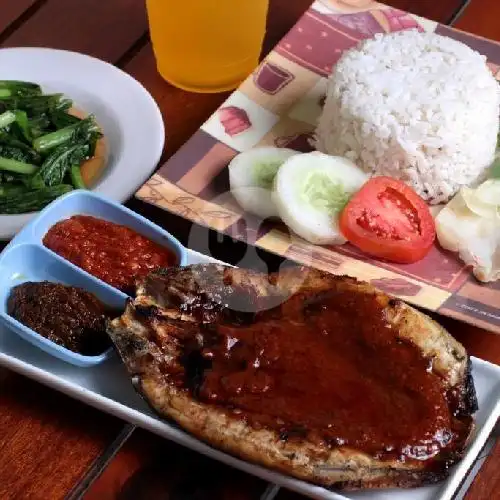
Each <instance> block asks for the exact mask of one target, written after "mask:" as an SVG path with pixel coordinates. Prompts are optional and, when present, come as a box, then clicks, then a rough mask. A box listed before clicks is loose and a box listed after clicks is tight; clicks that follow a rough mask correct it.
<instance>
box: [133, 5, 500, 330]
mask: <svg viewBox="0 0 500 500" xmlns="http://www.w3.org/2000/svg"><path fill="white" fill-rule="evenodd" d="M354 5H356V6H357V7H355V6H354ZM410 28H416V29H419V30H422V31H435V32H436V33H439V34H442V35H447V36H449V37H451V38H455V39H457V40H460V41H462V42H465V43H466V44H468V45H469V46H471V47H472V48H474V49H476V50H478V51H479V52H481V53H482V54H484V55H485V56H486V57H487V58H488V64H489V66H490V68H491V69H492V71H493V72H494V74H495V76H496V77H497V78H499V79H500V46H499V45H498V44H497V43H496V42H492V41H489V40H485V39H482V38H479V37H476V36H473V35H470V34H467V33H463V32H460V31H457V30H454V29H452V28H449V27H447V26H442V25H439V24H437V23H435V22H432V21H428V20H426V19H422V18H420V17H418V16H415V15H412V14H408V13H406V12H403V11H400V10H397V9H394V8H392V7H388V6H386V5H383V4H380V3H377V2H374V1H371V0H364V1H352V0H350V1H348V0H345V1H341V0H317V1H316V2H315V3H314V4H313V5H312V6H311V7H310V9H309V10H308V11H307V12H306V13H305V14H304V15H303V16H302V18H301V19H300V20H299V21H298V23H297V24H296V25H295V26H294V27H293V28H292V29H291V31H290V32H289V33H288V34H287V35H286V36H285V37H284V38H283V40H281V42H280V43H279V44H278V45H277V46H276V47H275V49H274V50H273V51H272V52H271V53H270V54H269V55H268V57H267V58H266V59H265V60H264V61H263V62H262V64H261V65H260V66H259V67H258V68H257V69H256V70H255V71H254V73H253V74H252V75H250V76H249V77H248V79H247V80H246V81H245V82H243V83H242V85H241V86H240V88H239V89H238V90H236V91H235V92H234V93H233V94H232V95H231V96H230V97H229V98H228V99H227V100H226V101H225V102H224V103H223V104H222V106H221V107H220V108H219V109H218V110H217V111H216V112H215V113H214V114H213V115H212V116H211V117H210V118H209V119H208V120H207V121H206V123H204V124H203V125H202V127H201V128H200V129H199V130H198V131H197V132H196V133H195V134H194V135H193V136H192V137H191V139H190V140H189V141H188V142H187V143H186V144H185V145H184V146H183V147H182V148H181V149H180V150H179V151H178V152H177V153H176V154H175V155H174V156H173V157H172V158H170V159H169V160H168V161H167V162H166V163H165V164H164V165H163V166H162V167H161V168H160V170H159V171H158V172H157V173H156V174H155V175H154V176H153V177H151V178H150V179H149V180H148V181H147V182H146V184H144V186H142V187H141V188H140V190H139V191H138V192H137V193H136V196H137V197H138V198H140V199H142V200H144V201H146V202H148V203H151V204H154V205H157V206H159V207H161V208H163V209H165V210H168V211H170V212H173V213H175V214H177V215H180V216H182V217H184V218H186V219H189V220H191V221H193V222H196V223H198V224H201V225H203V226H207V227H210V228H212V229H216V230H217V231H219V232H223V233H226V234H229V235H231V236H233V237H235V238H238V239H240V240H243V241H245V242H247V243H249V244H250V245H253V246H256V247H260V248H264V249H266V250H268V251H270V252H273V253H276V254H279V255H282V256H284V257H287V258H289V259H291V260H294V261H297V262H302V263H305V264H308V265H312V266H314V267H317V268H320V269H323V270H326V271H329V272H332V273H335V274H348V275H351V276H355V277H357V278H359V279H362V280H366V281H369V282H371V283H372V284H373V285H375V286H376V287H378V288H379V289H382V290H384V291H386V292H389V293H391V294H393V295H396V296H399V297H401V298H402V299H404V300H405V301H407V302H410V303H413V304H415V305H418V306H421V307H424V308H427V309H429V310H432V311H438V312H439V313H442V314H444V315H448V316H452V317H455V318H458V319H461V320H463V321H467V322H469V323H472V324H475V325H477V326H480V327H482V328H486V329H488V330H491V331H495V332H498V333H500V282H499V283H496V284H489V285H484V284H480V283H479V282H478V281H477V280H476V279H475V278H474V277H473V276H472V274H471V272H470V270H469V269H468V268H466V267H465V266H464V265H463V263H462V262H461V261H460V260H459V259H458V257H456V256H455V255H454V254H452V253H449V252H446V251H444V250H442V249H441V248H439V247H438V246H437V245H436V246H435V247H434V248H433V249H432V251H431V252H430V254H429V255H428V256H427V257H426V258H425V259H424V260H422V261H420V262H418V263H415V264H411V265H398V264H391V263H386V262H381V261H377V260H374V259H371V258H368V257H367V256H366V255H364V254H362V253H361V252H359V251H358V250H356V249H355V248H354V247H352V246H351V245H349V244H346V245H343V246H336V247H320V246H314V245H311V244H309V243H307V242H305V241H304V240H301V239H300V238H298V237H297V236H294V235H291V234H289V232H288V231H287V230H286V228H285V227H284V226H282V225H280V224H278V223H276V224H274V223H269V222H268V221H266V222H264V223H263V222H262V221H259V220H257V219H256V218H255V217H253V216H251V215H250V214H248V213H244V212H243V211H242V209H241V208H240V207H239V206H238V205H237V204H236V202H235V201H234V199H232V197H231V196H230V195H229V194H228V191H229V181H228V173H227V165H228V163H229V161H230V160H231V159H232V158H233V157H234V156H235V155H236V154H238V153H239V152H240V151H244V150H247V149H249V148H252V147H255V146H262V145H274V146H282V147H283V146H287V147H290V148H292V149H296V150H299V151H304V152H306V151H310V150H311V149H312V148H311V147H310V144H309V141H308V139H309V138H310V137H311V134H312V131H313V130H314V127H315V124H316V121H317V119H318V116H319V113H320V112H321V104H322V100H323V99H324V95H325V88H326V77H327V75H328V74H329V73H330V71H331V68H332V66H333V65H334V64H335V63H336V61H337V60H338V59H339V57H340V55H341V54H342V52H343V51H344V50H346V49H349V48H350V47H352V46H354V45H355V44H357V43H358V42H359V41H360V40H363V39H366V38H369V37H372V36H373V35H374V34H376V33H384V32H393V31H399V30H403V29H410ZM195 237H196V235H194V236H193V238H195ZM197 247H199V245H197ZM250 248H253V247H250ZM239 265H241V266H244V265H245V263H244V262H240V263H239Z"/></svg>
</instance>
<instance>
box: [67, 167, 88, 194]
mask: <svg viewBox="0 0 500 500" xmlns="http://www.w3.org/2000/svg"><path fill="white" fill-rule="evenodd" d="M70 177H71V183H72V184H73V186H74V188H75V189H87V186H85V183H84V182H83V179H82V172H81V170H80V166H79V165H73V166H72V167H71V170H70Z"/></svg>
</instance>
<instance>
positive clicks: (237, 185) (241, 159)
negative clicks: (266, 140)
mask: <svg viewBox="0 0 500 500" xmlns="http://www.w3.org/2000/svg"><path fill="white" fill-rule="evenodd" d="M297 154H299V153H298V152H297V151H293V150H292V149H287V148H273V147H260V148H254V149H249V150H248V151H244V152H243V153H240V154H239V155H238V156H236V157H235V158H234V159H233V160H232V161H231V163H230V164H229V167H228V168H229V186H230V189H231V194H232V195H233V196H234V198H235V199H236V201H237V202H238V203H239V204H240V205H241V207H242V208H243V209H244V210H245V211H247V212H251V213H253V214H256V215H258V216H259V217H262V218H263V219H265V218H267V217H277V216H278V211H277V210H276V207H275V205H274V202H273V201H272V198H271V191H272V187H273V181H274V177H275V176H276V172H277V171H278V169H279V168H280V166H281V165H282V164H283V163H284V162H285V161H286V160H288V159H289V158H291V157H292V156H294V155H297Z"/></svg>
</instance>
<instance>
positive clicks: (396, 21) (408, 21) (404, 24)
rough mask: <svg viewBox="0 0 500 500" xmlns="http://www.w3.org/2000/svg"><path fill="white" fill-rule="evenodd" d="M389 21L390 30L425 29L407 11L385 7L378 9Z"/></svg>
mask: <svg viewBox="0 0 500 500" xmlns="http://www.w3.org/2000/svg"><path fill="white" fill-rule="evenodd" d="M379 13H380V14H382V15H383V16H384V17H385V18H386V19H387V21H388V23H389V28H390V31H402V30H407V29H412V28H413V29H417V30H418V31H421V32H423V31H425V30H424V28H422V26H420V24H418V23H417V20H416V19H415V18H414V17H412V16H411V15H410V14H408V13H407V12H404V11H402V10H398V9H387V10H381V11H379Z"/></svg>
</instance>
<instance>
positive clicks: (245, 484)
mask: <svg viewBox="0 0 500 500" xmlns="http://www.w3.org/2000/svg"><path fill="white" fill-rule="evenodd" d="M310 3H311V0H271V8H270V13H269V23H268V33H267V37H266V42H265V47H264V53H265V52H267V51H268V50H269V49H270V48H271V47H272V46H273V45H274V44H275V43H276V42H277V41H278V40H279V39H280V38H281V37H282V36H283V35H284V34H285V33H286V32H287V31H288V30H289V29H290V27H291V26H292V25H293V23H294V22H295V21H296V20H297V19H298V17H299V16H300V15H301V14H302V13H303V12H304V10H305V9H306V8H307V7H308V6H309V4H310ZM386 3H389V4H391V5H393V6H395V7H399V8H402V9H406V10H413V12H415V13H417V14H419V15H422V16H425V17H428V18H431V19H435V20H438V21H441V22H443V23H448V22H452V21H455V18H457V17H459V18H458V21H457V22H456V26H457V27H458V28H461V29H464V30H467V31H472V32H474V33H477V34H479V35H483V36H486V37H489V38H493V39H496V40H500V25H499V24H498V19H499V17H500V2H498V1H497V0H472V1H471V2H465V3H467V5H466V6H465V8H461V6H462V4H464V1H463V0H440V1H436V0H434V1H432V0H421V1H415V0H389V1H388V2H386ZM0 45H1V46H3V47H12V46H46V47H54V48H61V49H71V50H75V51H80V52H83V53H87V54H91V55H93V56H96V57H98V58H101V59H104V60H106V61H109V62H111V63H114V64H116V65H117V66H119V67H121V68H123V69H124V70H125V71H127V72H129V73H130V74H131V75H133V76H134V77H135V78H137V79H138V80H139V81H140V82H141V83H142V84H144V85H145V87H146V88H147V89H148V90H149V91H150V92H151V93H152V95H153V97H154V98H155V99H156V101H157V102H158V104H159V106H160V108H161V110H162V113H163V116H164V119H165V123H166V128H167V135H168V138H167V142H166V147H165V152H164V159H166V158H168V157H169V156H171V155H172V154H173V153H174V152H175V151H176V150H177V149H178V148H179V146H181V144H182V143H183V142H184V141H185V140H186V139H187V138H188V137H189V136H190V135H191V134H192V133H193V132H194V131H195V130H196V129H197V128H198V127H199V125H200V124H201V123H202V122H203V121H204V120H205V119H206V118H207V117H208V116H209V115H210V114H211V113H212V112H213V111H214V110H215V109H216V108H217V107H218V105H219V104H220V103H221V102H222V101H223V100H224V99H225V97H226V96H227V94H216V95H197V94H191V93H187V92H183V91H181V90H178V89H176V88H173V87H171V86H169V85H168V84H166V83H165V82H164V81H163V80H162V79H161V78H160V77H159V76H158V74H157V73H156V69H155V62H154V59H153V54H152V51H151V45H150V43H149V41H148V34H147V22H146V15H145V10H144V6H143V3H142V2H140V1H138V0H5V1H3V2H2V7H1V9H0ZM129 206H130V207H131V208H133V209H134V210H136V211H139V212H141V213H142V214H144V215H146V216H147V217H149V218H151V219H153V220H154V221H155V222H157V223H159V224H161V225H163V226H164V227H165V228H167V229H168V230H170V231H171V232H173V233H174V234H176V235H177V236H178V237H179V238H180V239H181V240H183V241H186V238H187V234H188V232H189V227H190V226H189V224H188V223H186V222H185V221H183V220H180V219H179V218H177V217H175V216H173V215H169V214H166V213H165V212H162V211H159V210H156V209H154V208H152V207H150V206H147V205H145V204H142V203H140V202H138V201H136V200H131V201H130V202H129ZM219 253H220V255H218V257H220V258H223V259H226V260H230V256H229V255H227V254H224V250H223V249H220V250H219ZM266 259H267V260H268V262H269V265H270V267H272V266H273V263H275V262H276V257H273V256H266ZM441 320H442V321H443V323H445V324H446V326H447V327H448V328H449V329H450V331H451V332H452V333H453V334H454V335H455V336H456V337H457V338H458V339H459V340H460V341H461V342H463V343H464V344H465V345H466V347H467V349H468V350H469V352H470V353H471V354H472V355H475V356H478V357H481V358H484V359H487V360H489V361H492V362H495V363H498V364H500V338H499V337H498V336H495V335H493V334H489V333H487V332H485V331H482V330H480V329H478V328H473V327H470V326H467V325H464V324H461V323H458V322H455V321H451V320H443V319H441ZM0 449H1V453H0V498H1V499H11V498H12V499H14V498H16V499H18V498H30V499H44V500H45V499H59V498H64V497H68V498H78V497H81V496H82V495H83V496H85V497H86V498H87V499H143V498H144V499H146V498H148V499H155V498H164V499H166V498H175V499H178V500H180V499H187V498H190V499H194V498H196V499H214V500H225V499H228V500H229V499H235V500H238V499H242V500H243V499H257V498H259V497H260V495H261V494H262V493H263V492H264V491H265V490H266V488H269V485H267V484H265V483H264V482H263V481H260V480H257V479H255V478H253V477H250V476H248V475H246V474H243V473H240V472H238V471H235V470H234V469H232V468H229V467H227V466H224V465H221V464H218V463H215V462H212V461H210V460H208V459H206V458H204V457H201V456H198V455H196V454H194V453H192V452H190V451H187V450H184V449H181V448H179V447H178V446H176V445H173V444H172V443H169V442H166V441H162V440H160V439H159V438H157V437H155V436H153V435H151V434H148V433H146V432H144V431H140V430H136V429H134V428H133V427H132V426H129V425H126V424H124V422H121V421H119V420H117V419H116V418H113V417H110V416H108V415H106V414H103V413H100V412H98V411H96V410H94V409H92V408H90V407H87V406H84V405H83V404H81V403H78V402H75V401H73V400H71V399H70V398H68V397H66V396H64V395H62V394H59V393H56V392H54V391H52V390H50V389H47V388H45V387H43V386H41V385H39V384H36V383H34V382H32V381H30V380H27V379H25V378H23V377H22V376H20V375H17V374H14V373H11V372H8V371H7V370H3V369H0ZM499 468H500V444H498V443H497V445H496V448H495V450H494V452H493V454H492V456H491V458H490V460H489V461H488V463H487V464H486V465H485V467H484V468H483V469H482V471H481V473H480V474H479V475H478V477H477V478H476V480H475V481H474V483H473V485H472V487H471V488H470V490H469V492H468V495H467V499H468V500H472V499H473V500H479V499H483V498H484V499H493V498H500V493H499V491H500V474H499V473H498V470H499ZM101 472H102V474H101V475H100V473H101ZM269 491H270V490H268V492H269ZM277 498H278V499H280V500H285V499H287V498H288V499H289V500H290V499H292V498H295V499H298V498H299V497H298V496H296V495H292V494H290V493H288V492H285V491H280V492H279V493H278V497H277Z"/></svg>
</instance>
